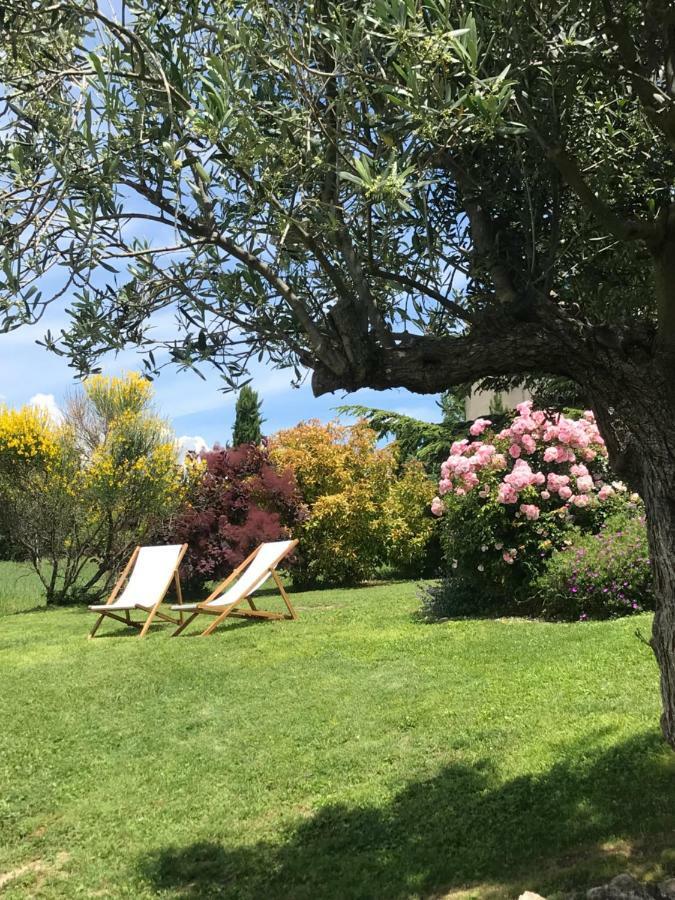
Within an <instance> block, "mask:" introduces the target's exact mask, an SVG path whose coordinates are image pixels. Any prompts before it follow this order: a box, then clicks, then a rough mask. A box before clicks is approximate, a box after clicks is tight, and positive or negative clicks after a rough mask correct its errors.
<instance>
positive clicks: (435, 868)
mask: <svg viewBox="0 0 675 900" xmlns="http://www.w3.org/2000/svg"><path fill="white" fill-rule="evenodd" d="M295 600H296V605H297V607H298V610H299V612H300V616H301V618H300V620H299V621H298V622H278V623H277V622H274V623H264V624H261V623H255V624H252V625H249V624H243V623H239V622H233V623H231V624H230V625H227V626H226V627H224V628H222V629H221V630H220V632H219V633H218V634H217V635H215V636H214V637H212V638H206V639H201V638H196V637H186V638H184V639H183V638H178V639H176V640H171V639H170V638H169V636H168V633H167V632H166V631H164V629H163V627H162V626H158V627H157V628H155V629H154V630H153V631H152V633H151V634H150V636H149V637H148V639H147V640H146V641H144V642H141V641H139V640H137V639H131V640H121V639H119V637H120V636H121V634H123V633H124V631H123V629H121V628H120V630H117V628H116V627H115V626H111V625H105V626H104V628H105V629H106V631H105V632H104V636H103V637H102V638H101V639H100V640H98V639H97V640H95V641H91V642H88V641H86V640H85V634H86V631H87V629H88V627H90V624H91V622H90V617H89V616H88V615H87V614H86V613H85V612H84V611H81V610H75V609H64V610H56V611H53V612H51V611H50V612H47V613H45V612H36V613H28V614H26V615H20V616H8V617H6V618H3V619H1V620H0V678H1V679H2V684H3V707H4V709H3V722H5V723H9V727H5V728H3V729H2V732H1V733H0V823H1V828H2V831H1V832H0V888H3V887H4V895H3V896H7V897H21V898H26V897H70V896H73V897H78V896H106V897H115V898H117V897H141V898H146V897H172V898H178V897H181V898H182V897H198V898H207V897H226V898H241V900H249V898H250V900H253V898H261V897H265V898H288V900H291V898H292V900H296V898H297V900H304V898H307V900H309V898H328V900H338V898H392V900H394V898H409V897H425V898H431V897H443V896H446V897H456V898H460V897H462V898H470V897H473V898H485V900H487V898H490V900H491V898H509V897H516V896H518V893H519V892H520V890H522V889H524V888H526V887H528V888H530V889H534V890H537V891H539V892H540V893H542V894H543V895H544V896H548V897H563V896H566V895H569V894H570V893H572V892H574V891H576V890H579V891H581V890H585V888H587V887H588V886H589V885H590V884H592V883H595V882H598V881H603V880H606V879H608V878H609V877H611V876H612V875H613V874H616V873H617V872H619V871H622V870H624V869H626V868H628V869H632V870H634V871H635V872H636V873H638V874H640V875H642V876H644V877H648V878H656V877H660V876H662V875H664V874H666V873H670V872H672V871H675V857H674V856H673V853H672V850H671V847H672V846H673V844H672V831H673V826H674V825H675V812H674V811H675V764H674V760H675V757H674V756H673V755H672V754H671V752H670V751H669V750H667V749H666V748H665V747H664V746H663V744H662V743H661V740H660V737H659V735H658V732H657V728H656V722H657V719H658V710H659V701H658V689H657V673H656V666H655V664H654V662H653V660H652V657H651V653H650V651H649V649H648V648H647V647H646V646H645V645H644V644H642V643H641V642H639V641H638V640H637V639H636V637H635V633H634V632H635V627H636V625H639V626H640V627H641V628H642V629H643V630H644V631H647V630H648V628H649V617H647V616H642V617H638V618H637V619H631V620H623V621H615V622H605V623H585V624H568V625H551V624H545V623H539V622H527V621H522V620H509V621H505V620H497V621H470V622H469V621H467V622H450V623H445V624H442V625H434V626H429V625H423V624H421V623H419V622H418V621H417V620H416V619H415V617H414V614H413V613H414V611H415V609H416V608H417V605H418V602H417V598H416V588H415V585H413V584H411V583H399V584H392V585H378V586H374V587H368V588H359V589H353V590H333V591H322V592H306V593H302V594H299V595H297V596H296V598H295ZM91 618H93V617H91ZM3 877H4V879H5V881H4V882H3Z"/></svg>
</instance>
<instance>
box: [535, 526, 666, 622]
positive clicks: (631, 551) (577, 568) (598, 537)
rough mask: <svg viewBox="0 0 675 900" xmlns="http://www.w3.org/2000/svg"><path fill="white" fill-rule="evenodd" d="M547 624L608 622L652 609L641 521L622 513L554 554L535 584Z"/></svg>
mask: <svg viewBox="0 0 675 900" xmlns="http://www.w3.org/2000/svg"><path fill="white" fill-rule="evenodd" d="M533 587H534V594H535V596H536V597H537V598H538V600H539V602H540V604H541V610H542V614H543V615H544V616H546V618H551V619H574V620H576V619H580V620H582V621H583V620H585V619H608V618H614V617H616V616H627V615H633V614H635V613H639V612H643V611H644V610H646V609H653V608H654V595H653V592H652V572H651V566H650V562H649V549H648V547H647V532H646V528H645V520H644V516H642V515H636V514H635V512H634V511H633V513H632V515H631V510H629V509H627V510H626V511H625V512H623V513H621V514H618V515H615V516H612V517H610V518H609V519H608V520H607V521H606V522H605V524H604V525H603V526H602V528H601V529H600V531H599V532H598V533H597V534H580V533H578V534H577V535H576V536H575V539H574V540H573V542H572V543H571V545H570V546H568V547H566V548H565V549H564V550H559V551H557V552H555V553H554V554H553V555H552V556H551V558H550V559H549V560H548V562H547V565H546V569H545V571H544V572H543V573H542V575H541V576H540V577H539V578H538V579H537V580H536V582H535V584H534V586H533Z"/></svg>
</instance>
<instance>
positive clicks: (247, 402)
mask: <svg viewBox="0 0 675 900" xmlns="http://www.w3.org/2000/svg"><path fill="white" fill-rule="evenodd" d="M261 406H262V401H261V400H260V398H259V397H258V394H257V392H256V391H254V390H253V388H251V387H249V386H248V385H247V384H245V385H244V387H243V388H242V389H241V390H240V391H239V396H238V397H237V405H236V406H235V417H234V427H233V429H232V446H233V447H238V446H239V445H240V444H256V445H257V444H260V442H261V441H262V430H261V429H262V423H263V421H264V419H263V417H262V416H261V415H260V407H261Z"/></svg>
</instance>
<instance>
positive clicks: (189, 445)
mask: <svg viewBox="0 0 675 900" xmlns="http://www.w3.org/2000/svg"><path fill="white" fill-rule="evenodd" d="M176 446H177V448H178V459H179V460H180V462H181V463H182V462H184V460H185V457H186V455H187V454H188V453H190V452H193V453H201V452H202V450H208V449H209V445H208V444H207V443H206V441H205V440H204V438H203V437H201V436H200V435H198V434H196V435H189V434H182V435H181V436H180V437H179V438H178V440H177V441H176Z"/></svg>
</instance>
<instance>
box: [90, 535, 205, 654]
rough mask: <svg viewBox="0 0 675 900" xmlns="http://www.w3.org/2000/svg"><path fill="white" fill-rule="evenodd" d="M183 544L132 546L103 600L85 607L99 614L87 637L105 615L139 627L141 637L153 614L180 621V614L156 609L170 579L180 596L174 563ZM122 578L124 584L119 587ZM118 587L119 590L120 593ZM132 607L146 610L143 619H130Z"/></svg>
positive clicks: (179, 558) (180, 599)
mask: <svg viewBox="0 0 675 900" xmlns="http://www.w3.org/2000/svg"><path fill="white" fill-rule="evenodd" d="M187 547H188V545H187V544H168V545H166V546H164V547H136V549H135V550H134V552H133V553H132V554H131V558H130V559H129V562H128V563H127V565H126V567H125V569H124V571H123V572H122V574H121V575H120V577H119V579H118V581H117V584H116V585H115V587H114V588H113V589H112V593H111V594H110V597H108V600H107V601H106V603H100V604H97V605H96V606H90V607H89V609H90V610H91V611H92V612H95V613H98V614H99V617H98V619H97V620H96V624H95V625H94V627H93V628H92V630H91V633H90V635H89V637H90V638H93V637H94V635H95V634H96V632H97V631H98V628H99V625H100V624H101V622H102V621H103V619H104V618H105V617H106V616H108V617H109V618H111V619H117V620H118V621H119V622H122V624H123V625H129V626H130V627H131V628H140V630H141V634H140V637H145V635H146V634H147V633H148V628H150V625H151V624H152V621H153V619H154V618H155V617H156V618H158V619H164V620H165V621H167V622H173V624H174V625H178V624H180V622H182V621H183V617H182V615H181V616H180V618H179V619H176V618H173V617H172V616H167V615H165V613H162V612H159V607H160V605H161V604H162V601H163V600H164V597H165V596H166V592H167V591H168V590H169V587H170V585H171V582H172V581H173V582H175V585H176V593H177V595H178V599H179V601H181V602H182V600H183V594H182V592H181V587H180V576H179V574H178V567H179V566H180V564H181V561H182V559H183V556H184V555H185V551H186V550H187ZM125 581H126V586H125V587H124V590H122V585H123V584H124V582H125ZM121 590H122V593H120V591H121ZM118 595H119V596H118ZM135 609H138V610H142V611H143V612H145V613H147V619H146V620H145V622H135V621H133V620H132V618H131V612H132V611H133V610H135Z"/></svg>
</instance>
